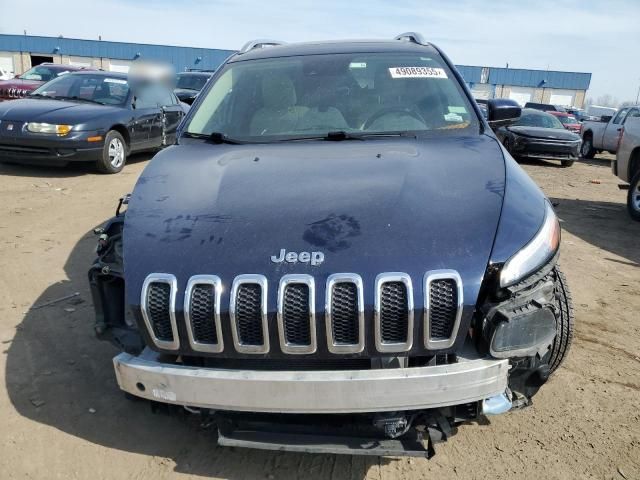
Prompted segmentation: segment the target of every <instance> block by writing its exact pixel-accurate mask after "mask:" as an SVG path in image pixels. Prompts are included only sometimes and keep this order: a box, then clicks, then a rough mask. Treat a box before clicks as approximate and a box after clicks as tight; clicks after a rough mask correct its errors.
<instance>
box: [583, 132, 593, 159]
mask: <svg viewBox="0 0 640 480" xmlns="http://www.w3.org/2000/svg"><path fill="white" fill-rule="evenodd" d="M580 154H581V155H582V158H593V157H594V156H595V155H596V151H595V150H594V149H593V140H592V138H591V137H587V138H585V139H584V140H583V141H582V146H581V147H580Z"/></svg>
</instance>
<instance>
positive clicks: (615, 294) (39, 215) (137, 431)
mask: <svg viewBox="0 0 640 480" xmlns="http://www.w3.org/2000/svg"><path fill="white" fill-rule="evenodd" d="M147 160H148V158H147V157H145V156H138V157H137V158H135V159H134V161H133V163H132V164H130V165H128V166H127V167H126V168H125V170H124V172H123V173H122V174H120V175H113V176H104V175H97V174H95V173H94V172H93V171H92V170H91V169H89V168H85V167H77V166H76V167H70V168H67V169H53V168H31V167H19V166H9V165H0V265H1V266H2V273H1V274H0V347H1V348H0V352H1V355H0V383H1V385H3V386H4V388H2V389H0V425H2V428H1V429H0V477H1V478H3V479H5V478H47V479H51V478H64V479H70V478H80V479H88V478H100V479H102V478H105V479H106V478H117V479H119V478H136V479H146V478H153V479H161V478H191V477H194V478H195V477H214V478H225V479H234V480H240V479H254V478H255V479H274V478H277V479H280V478H305V479H316V478H317V479H325V478H336V479H338V478H340V479H342V478H348V479H362V478H366V479H370V478H371V479H400V478H402V479H405V478H407V479H414V478H415V479H417V478H478V479H485V478H487V477H491V478H492V479H503V478H504V479H506V478H545V479H553V478H561V479H565V478H599V479H609V478H614V479H620V478H621V479H625V478H626V479H640V394H639V390H640V318H639V316H638V312H639V311H640V269H639V268H638V267H639V265H640V245H639V241H638V239H639V238H640V223H634V222H632V221H631V220H630V219H629V217H628V216H627V213H626V210H625V204H624V201H625V195H626V192H624V191H621V190H619V189H618V187H617V185H618V181H617V179H616V178H615V177H613V176H612V174H611V171H610V168H609V160H608V158H607V157H601V158H599V159H595V160H592V161H585V162H579V163H576V164H575V165H574V166H573V167H571V168H568V169H564V168H559V167H558V166H556V165H554V164H553V163H552V162H532V163H528V164H525V165H524V168H525V169H526V170H527V172H528V173H529V174H530V175H531V176H532V177H533V178H534V179H535V180H536V181H537V182H538V184H539V185H540V186H541V187H542V188H543V189H544V190H545V192H546V193H547V195H548V196H549V197H551V198H552V200H553V201H554V203H556V202H557V204H558V205H557V211H558V214H559V216H560V218H561V220H562V226H563V228H564V233H563V242H562V256H561V265H562V268H563V270H564V271H565V273H566V275H567V277H568V281H569V285H570V287H571V289H572V292H573V298H574V302H575V310H576V337H575V341H574V345H573V348H572V350H571V353H570V356H569V358H568V360H567V362H566V363H565V364H564V366H563V367H562V368H561V369H560V371H559V372H558V373H557V374H556V375H555V376H554V377H553V379H552V380H550V382H549V383H548V384H547V385H546V386H545V387H543V388H542V390H541V391H540V393H539V394H538V395H537V396H536V397H535V399H534V404H533V406H532V407H531V408H528V409H525V410H523V411H517V412H512V413H509V414H507V415H504V416H500V417H495V418H492V419H491V420H490V423H488V424H483V425H465V426H463V427H461V428H460V430H459V433H458V435H457V436H455V437H454V438H453V439H452V440H451V441H450V442H448V443H446V444H442V445H438V446H437V455H436V457H435V458H434V459H432V460H431V461H427V460H422V459H406V458H400V459H395V458H391V459H378V458H370V457H349V456H332V455H306V454H289V453H275V452H273V453H272V452H261V451H252V450H245V449H223V448H220V447H216V446H215V445H214V441H213V434H212V432H210V431H208V430H203V429H201V428H198V425H197V423H196V422H195V419H194V418H180V417H169V416H163V415H152V414H151V413H150V411H149V408H148V405H146V404H145V403H144V402H131V401H127V400H126V399H125V398H124V396H123V395H122V394H121V393H120V392H119V390H118V388H117V385H116V382H115V379H114V375H113V372H112V364H111V358H112V357H113V356H114V354H116V353H117V352H116V351H115V349H113V348H112V347H111V346H109V345H107V344H105V343H104V342H98V341H97V340H96V339H95V338H94V337H93V333H92V323H93V310H92V306H91V297H90V295H89V290H88V285H87V280H86V270H87V267H88V265H89V263H90V261H91V260H92V258H93V248H94V245H95V239H94V238H93V235H92V233H91V231H92V229H93V228H94V227H95V226H98V225H100V224H101V223H102V222H103V221H104V220H106V219H107V218H108V217H110V216H111V215H112V214H113V211H114V208H115V205H116V201H117V198H118V197H119V196H121V195H122V194H124V193H127V192H130V191H131V190H132V187H133V185H134V183H135V180H136V178H137V177H138V175H139V174H140V172H141V171H142V169H143V168H144V166H145V164H146V162H147ZM75 292H78V295H75V296H73V297H71V298H70V299H69V300H68V301H63V302H60V303H55V304H53V305H50V306H44V307H41V308H37V307H38V306H39V305H41V304H43V303H46V302H48V301H50V300H54V299H57V298H60V297H64V296H67V295H73V294H74V293H75Z"/></svg>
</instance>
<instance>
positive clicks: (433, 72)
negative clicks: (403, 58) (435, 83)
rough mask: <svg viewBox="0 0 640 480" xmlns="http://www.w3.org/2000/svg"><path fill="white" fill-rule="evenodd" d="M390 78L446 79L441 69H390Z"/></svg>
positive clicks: (445, 74)
mask: <svg viewBox="0 0 640 480" xmlns="http://www.w3.org/2000/svg"><path fill="white" fill-rule="evenodd" d="M389 73H390V74H391V77H392V78H448V77H447V73H446V72H445V71H444V69H443V68H433V67H391V68H390V69H389Z"/></svg>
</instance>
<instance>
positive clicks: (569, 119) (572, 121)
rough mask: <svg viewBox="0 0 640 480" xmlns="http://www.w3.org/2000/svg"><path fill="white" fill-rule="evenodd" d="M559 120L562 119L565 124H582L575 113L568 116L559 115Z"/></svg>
mask: <svg viewBox="0 0 640 480" xmlns="http://www.w3.org/2000/svg"><path fill="white" fill-rule="evenodd" d="M558 120H560V122H561V123H562V124H563V125H580V123H579V122H578V120H577V119H576V117H574V116H573V115H569V116H568V117H558Z"/></svg>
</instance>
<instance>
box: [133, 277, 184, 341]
mask: <svg viewBox="0 0 640 480" xmlns="http://www.w3.org/2000/svg"><path fill="white" fill-rule="evenodd" d="M176 290H177V283H176V277H174V276H173V275H169V274H163V273H152V274H151V275H149V276H148V277H147V278H146V279H145V281H144V284H143V286H142V294H141V298H140V305H141V310H142V317H143V319H144V321H145V323H146V325H147V330H148V332H149V335H150V336H151V340H152V341H153V342H154V343H155V345H156V346H157V347H159V348H164V349H167V350H177V349H178V348H179V346H180V339H179V337H178V329H177V325H176V317H175V301H176Z"/></svg>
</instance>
